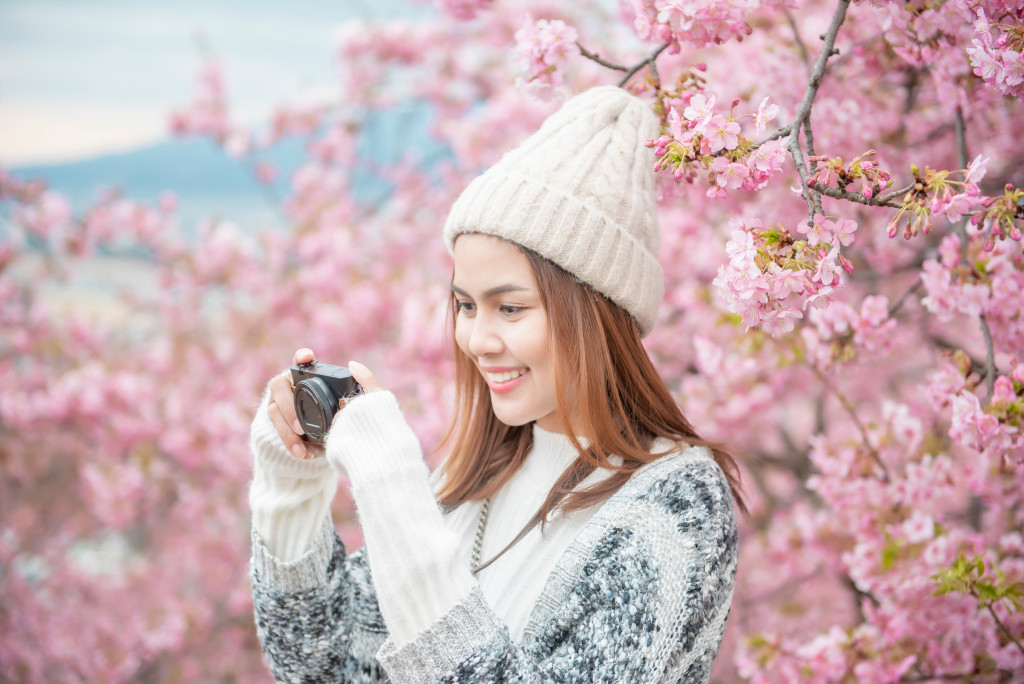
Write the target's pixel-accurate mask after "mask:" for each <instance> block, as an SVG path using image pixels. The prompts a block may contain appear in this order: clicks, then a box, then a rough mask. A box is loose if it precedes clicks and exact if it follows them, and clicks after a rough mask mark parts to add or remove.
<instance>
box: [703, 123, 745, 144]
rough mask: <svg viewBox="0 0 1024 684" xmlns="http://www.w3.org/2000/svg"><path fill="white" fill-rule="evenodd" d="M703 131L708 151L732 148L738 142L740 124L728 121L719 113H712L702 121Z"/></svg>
mask: <svg viewBox="0 0 1024 684" xmlns="http://www.w3.org/2000/svg"><path fill="white" fill-rule="evenodd" d="M703 131H704V139H705V140H706V141H707V143H708V146H709V148H708V152H710V153H715V152H718V151H719V150H731V149H734V148H735V147H736V145H737V144H738V143H739V137H738V136H739V133H740V125H739V124H738V123H736V122H735V121H728V120H727V119H726V118H725V117H723V116H722V115H720V114H714V115H712V116H711V118H709V119H708V120H707V121H706V122H705V123H704V127H703Z"/></svg>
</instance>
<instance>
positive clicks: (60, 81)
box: [0, 0, 423, 166]
mask: <svg viewBox="0 0 1024 684" xmlns="http://www.w3.org/2000/svg"><path fill="white" fill-rule="evenodd" d="M409 6H410V0H333V1H327V0H289V2H280V1H279V0H277V1H268V0H143V1H141V2H140V1H139V0H89V1H87V2H84V1H82V0H0V166H19V165H30V164H44V163H61V162H68V161H76V160H80V159H87V158H90V157H95V156H99V155H102V154H108V153H114V152H120V151H124V150H129V149H134V148H137V147H140V146H143V145H146V144H150V143H153V142H156V141H158V140H160V139H163V138H166V137H167V117H168V113H169V112H170V111H171V110H172V109H174V108H176V107H179V106H183V105H185V104H186V103H187V102H188V101H189V100H190V98H191V96H192V89H193V77H194V74H195V71H196V68H197V67H198V65H199V64H200V60H201V55H202V54H203V49H208V50H211V51H212V52H213V54H215V55H216V56H217V57H219V58H220V59H221V60H222V62H223V64H224V66H225V74H226V80H227V87H228V97H229V101H230V104H231V107H232V112H233V115H235V116H237V118H238V119H239V120H240V122H242V123H245V124H258V123H260V122H262V121H264V120H265V119H266V115H267V114H268V113H269V112H270V111H271V110H272V108H273V107H274V105H275V104H280V103H282V102H288V101H295V100H296V99H302V98H305V97H310V96H311V95H313V94H315V93H323V92H331V89H332V88H333V87H334V84H335V83H336V77H335V73H336V72H335V65H334V35H335V32H336V30H337V28H338V26H339V25H341V24H342V23H343V22H345V21H347V20H352V19H357V18H387V17H393V16H394V15H395V14H396V13H403V14H411V13H415V12H417V11H423V10H422V9H421V8H420V9H415V10H410V9H409ZM200 45H205V46H206V47H205V48H200Z"/></svg>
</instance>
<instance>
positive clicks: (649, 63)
mask: <svg viewBox="0 0 1024 684" xmlns="http://www.w3.org/2000/svg"><path fill="white" fill-rule="evenodd" d="M576 47H577V48H578V49H579V51H580V54H581V55H583V56H584V57H586V58H587V59H589V60H591V61H594V62H597V63H598V64H600V65H601V66H603V67H605V68H606V69H613V70H614V71H621V72H623V73H625V76H623V77H622V79H621V80H620V81H619V87H620V88H621V87H622V86H624V85H626V83H628V82H629V79H631V78H633V76H634V74H636V72H638V71H640V70H641V69H643V68H644V67H645V66H646V67H649V68H650V70H651V75H652V76H653V77H654V81H655V84H656V85H657V87H659V88H660V87H661V79H660V78H659V77H658V68H657V66H655V62H656V60H657V59H658V55H660V54H661V53H662V52H664V51H665V49H666V48H667V47H668V44H667V43H666V44H665V45H661V46H659V47H658V49H657V50H655V51H654V52H652V53H651V54H650V55H648V56H647V57H645V58H644V59H643V60H641V61H639V62H637V63H636V64H634V65H633V66H631V67H628V66H623V65H622V64H615V63H614V62H609V61H608V60H606V59H604V58H603V57H601V56H600V55H598V54H597V53H596V52H591V51H590V50H588V49H587V48H585V47H583V46H582V45H580V43H579V41H576Z"/></svg>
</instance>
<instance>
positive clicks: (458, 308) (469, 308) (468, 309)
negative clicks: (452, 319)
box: [455, 302, 473, 313]
mask: <svg viewBox="0 0 1024 684" xmlns="http://www.w3.org/2000/svg"><path fill="white" fill-rule="evenodd" d="M455 312H456V313H473V302H455Z"/></svg>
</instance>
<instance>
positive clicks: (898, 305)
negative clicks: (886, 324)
mask: <svg viewBox="0 0 1024 684" xmlns="http://www.w3.org/2000/svg"><path fill="white" fill-rule="evenodd" d="M923 286H924V281H923V280H921V278H920V277H918V279H917V280H915V281H914V284H913V285H911V286H910V289H909V290H907V291H906V292H904V293H903V294H902V295H900V298H899V299H897V300H896V302H895V303H894V304H893V305H892V306H890V307H889V318H892V317H893V316H895V315H896V312H897V311H899V310H900V309H901V308H903V304H904V303H905V302H906V301H907V299H909V298H910V295H912V294H914V293H915V292H917V291H918V290H920V289H921V288H922V287H923Z"/></svg>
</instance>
